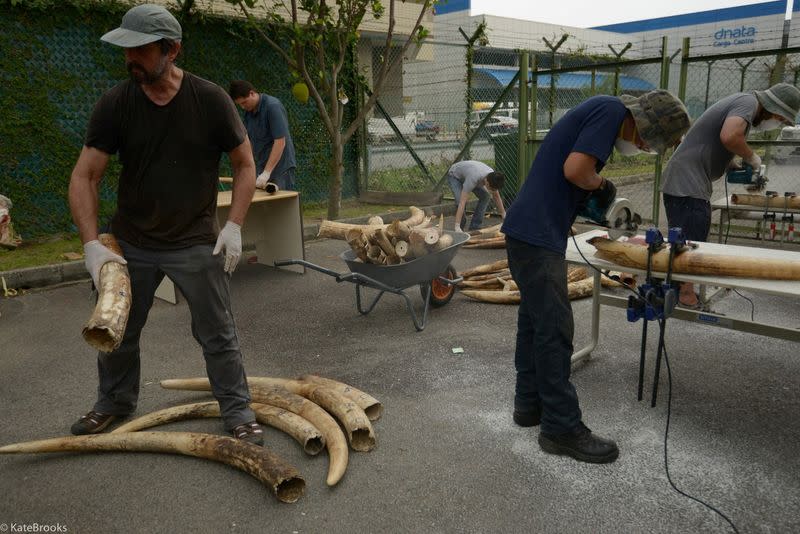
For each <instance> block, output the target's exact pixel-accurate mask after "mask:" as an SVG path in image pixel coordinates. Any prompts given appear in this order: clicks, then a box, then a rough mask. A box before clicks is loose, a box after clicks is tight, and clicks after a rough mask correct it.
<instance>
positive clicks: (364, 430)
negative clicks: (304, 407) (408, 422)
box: [247, 376, 375, 452]
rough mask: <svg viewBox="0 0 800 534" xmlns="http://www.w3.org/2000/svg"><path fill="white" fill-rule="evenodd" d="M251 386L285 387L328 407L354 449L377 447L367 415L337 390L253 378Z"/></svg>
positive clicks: (273, 379)
mask: <svg viewBox="0 0 800 534" xmlns="http://www.w3.org/2000/svg"><path fill="white" fill-rule="evenodd" d="M247 383H248V384H250V385H256V386H262V387H276V386H277V387H282V388H286V389H287V390H289V391H291V392H292V393H296V394H297V395H302V396H303V397H305V398H307V399H309V400H311V401H313V402H314V403H316V404H318V405H320V406H322V407H323V408H325V409H326V410H327V411H329V412H330V413H332V414H333V415H334V416H335V417H336V418H337V419H338V420H339V422H340V423H342V426H343V427H344V429H345V430H346V431H347V441H349V442H350V446H351V447H353V449H354V450H357V451H360V452H367V451H371V450H372V449H373V448H375V431H374V430H373V428H372V423H370V422H369V418H368V417H367V414H365V413H364V410H362V409H361V408H360V407H359V406H358V405H357V404H356V403H355V402H353V401H352V400H350V399H349V398H347V397H346V396H344V395H342V394H341V393H339V392H338V391H336V390H335V389H332V388H328V387H326V386H323V385H320V384H315V383H310V382H302V381H300V380H289V379H286V378H271V377H269V378H268V377H254V376H251V377H249V378H248V379H247Z"/></svg>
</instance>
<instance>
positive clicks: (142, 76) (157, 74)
mask: <svg viewBox="0 0 800 534" xmlns="http://www.w3.org/2000/svg"><path fill="white" fill-rule="evenodd" d="M126 67H127V69H128V73H129V74H130V75H131V78H132V79H133V81H135V82H137V83H140V84H143V85H148V84H153V83H156V82H157V81H159V80H160V79H161V78H163V77H164V73H165V72H166V70H167V57H166V56H164V57H162V58H161V60H160V61H159V62H158V66H157V67H156V68H155V70H151V71H148V70H147V69H145V68H144V66H142V65H141V64H140V63H137V62H135V61H129V62H128V63H127V65H126Z"/></svg>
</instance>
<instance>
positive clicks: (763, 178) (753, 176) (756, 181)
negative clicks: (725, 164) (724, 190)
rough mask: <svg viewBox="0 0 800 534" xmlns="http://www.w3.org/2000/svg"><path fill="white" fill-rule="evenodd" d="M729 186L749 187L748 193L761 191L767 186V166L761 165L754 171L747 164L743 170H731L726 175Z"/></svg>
mask: <svg viewBox="0 0 800 534" xmlns="http://www.w3.org/2000/svg"><path fill="white" fill-rule="evenodd" d="M725 179H726V180H727V181H728V183H729V184H739V185H745V186H747V190H748V191H761V190H763V189H764V187H765V186H766V185H767V181H768V179H767V166H766V165H761V166H760V167H759V168H758V169H754V168H753V167H752V166H751V165H748V164H747V163H745V164H744V165H743V166H742V168H741V169H731V170H729V171H728V172H727V173H726V174H725Z"/></svg>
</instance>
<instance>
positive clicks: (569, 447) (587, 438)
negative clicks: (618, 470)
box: [539, 423, 619, 464]
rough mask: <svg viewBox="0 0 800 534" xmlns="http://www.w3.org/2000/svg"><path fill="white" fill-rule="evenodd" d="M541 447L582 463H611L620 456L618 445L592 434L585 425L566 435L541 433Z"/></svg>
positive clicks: (581, 424)
mask: <svg viewBox="0 0 800 534" xmlns="http://www.w3.org/2000/svg"><path fill="white" fill-rule="evenodd" d="M539 446H540V447H541V448H542V450H543V451H545V452H549V453H550V454H563V455H566V456H572V457H573V458H575V459H576V460H578V461H580V462H589V463H592V464H607V463H611V462H613V461H614V460H616V459H617V456H619V449H618V448H617V444H616V443H614V442H613V441H611V440H610V439H604V438H601V437H600V436H596V435H594V434H592V431H591V430H589V429H588V428H587V427H586V425H584V424H583V423H580V424H579V425H578V427H577V428H576V429H574V430H572V431H571V432H566V433H564V434H547V433H545V432H540V433H539Z"/></svg>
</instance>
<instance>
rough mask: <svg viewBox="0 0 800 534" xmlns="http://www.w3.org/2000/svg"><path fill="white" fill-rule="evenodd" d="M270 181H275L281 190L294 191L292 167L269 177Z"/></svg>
mask: <svg viewBox="0 0 800 534" xmlns="http://www.w3.org/2000/svg"><path fill="white" fill-rule="evenodd" d="M269 181H270V182H275V184H277V186H278V189H280V190H281V191H294V190H295V189H294V167H292V168H291V169H286V170H285V171H283V172H282V173H280V174H278V175H277V176H276V175H273V176H270V177H269Z"/></svg>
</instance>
